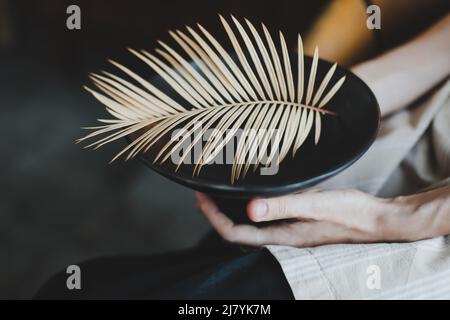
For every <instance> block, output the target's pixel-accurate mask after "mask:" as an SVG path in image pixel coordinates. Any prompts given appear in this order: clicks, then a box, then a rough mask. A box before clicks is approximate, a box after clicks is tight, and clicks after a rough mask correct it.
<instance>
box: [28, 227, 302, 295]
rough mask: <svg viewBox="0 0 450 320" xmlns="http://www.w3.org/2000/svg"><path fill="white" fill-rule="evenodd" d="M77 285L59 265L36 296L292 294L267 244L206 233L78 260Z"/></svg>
mask: <svg viewBox="0 0 450 320" xmlns="http://www.w3.org/2000/svg"><path fill="white" fill-rule="evenodd" d="M79 266H80V269H81V289H80V290H76V289H75V290H69V289H67V285H66V280H67V277H68V276H69V275H68V274H66V272H65V270H64V271H61V272H60V273H58V274H56V275H55V276H53V277H52V278H51V279H49V280H48V281H47V282H46V283H45V284H44V285H43V286H42V288H41V289H40V290H39V291H38V293H37V294H36V296H35V298H36V299H293V295H292V291H291V289H290V287H289V284H288V283H287V281H286V278H285V276H284V274H283V272H282V270H281V267H280V265H279V264H278V262H277V261H276V259H275V258H274V257H273V256H272V255H271V254H270V252H269V251H268V250H267V249H260V250H245V249H242V248H241V247H239V246H233V245H230V244H227V243H225V242H223V241H222V240H221V239H219V237H218V236H217V235H216V234H212V233H211V234H210V235H208V236H207V237H205V239H203V241H201V243H200V244H199V245H197V246H196V247H194V248H192V249H187V250H181V251H177V252H172V253H164V254H156V255H148V256H113V257H104V258H97V259H93V260H89V261H86V262H83V263H80V264H79Z"/></svg>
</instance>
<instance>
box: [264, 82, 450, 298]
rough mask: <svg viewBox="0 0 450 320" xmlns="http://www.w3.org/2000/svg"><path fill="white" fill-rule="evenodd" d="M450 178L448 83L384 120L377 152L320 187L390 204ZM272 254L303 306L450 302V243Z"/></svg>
mask: <svg viewBox="0 0 450 320" xmlns="http://www.w3.org/2000/svg"><path fill="white" fill-rule="evenodd" d="M398 90H401V88H399V89H398ZM357 107H358V106H355V108H357ZM449 177H450V80H447V81H446V82H445V83H444V84H443V85H441V86H440V87H439V88H438V89H435V90H434V91H433V92H431V93H429V94H428V95H427V96H426V97H424V98H422V99H421V100H420V101H417V102H416V103H415V105H414V106H413V107H412V108H409V109H407V110H403V111H401V112H399V113H397V114H395V115H393V116H391V117H389V118H387V119H385V120H383V121H382V123H381V128H380V132H379V134H378V138H377V140H376V141H375V143H374V144H373V146H372V147H371V148H370V149H369V151H368V152H367V153H366V154H365V155H364V156H363V157H362V158H361V159H360V160H358V161H357V162H356V163H355V164H354V165H352V166H351V167H350V168H348V169H347V170H345V171H344V172H342V173H341V174H339V175H337V176H336V177H334V178H332V179H330V180H328V181H325V182H324V183H322V184H320V185H319V187H320V188H355V189H359V190H361V191H365V192H368V193H370V194H373V195H378V196H384V197H389V196H396V195H405V194H410V193H412V192H417V191H418V190H421V189H424V188H426V187H429V186H432V185H437V184H439V183H440V184H445V183H449V181H450V179H449ZM267 248H268V249H269V250H270V252H271V253H272V254H273V255H274V256H275V258H276V259H277V260H278V261H279V263H280V265H281V267H282V269H283V272H284V274H285V276H286V278H287V280H288V282H289V284H290V286H291V288H292V291H293V293H294V296H295V298H296V299H416V298H417V299H422V298H425V299H426V298H431V299H440V298H445V299H450V236H446V237H438V238H434V239H429V240H423V241H417V242H412V243H374V244H338V245H326V246H321V247H315V248H303V249H298V248H292V247H286V246H267Z"/></svg>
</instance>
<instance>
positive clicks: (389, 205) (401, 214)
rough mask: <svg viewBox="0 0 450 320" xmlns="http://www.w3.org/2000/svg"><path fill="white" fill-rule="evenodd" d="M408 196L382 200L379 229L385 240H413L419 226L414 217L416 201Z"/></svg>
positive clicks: (419, 228) (415, 237) (419, 229)
mask: <svg viewBox="0 0 450 320" xmlns="http://www.w3.org/2000/svg"><path fill="white" fill-rule="evenodd" d="M408 198H409V197H403V196H402V197H395V198H392V199H385V200H383V205H384V209H383V210H382V214H381V217H380V229H381V232H382V235H383V238H384V239H385V240H386V241H415V240H417V236H418V235H419V233H418V232H419V231H422V230H421V226H420V224H419V223H418V221H417V219H416V217H415V214H414V213H415V211H416V203H415V202H412V201H410V199H408Z"/></svg>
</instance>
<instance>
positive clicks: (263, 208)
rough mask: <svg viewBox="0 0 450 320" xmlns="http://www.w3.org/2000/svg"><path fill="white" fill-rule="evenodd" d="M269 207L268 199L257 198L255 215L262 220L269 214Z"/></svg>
mask: <svg viewBox="0 0 450 320" xmlns="http://www.w3.org/2000/svg"><path fill="white" fill-rule="evenodd" d="M267 208H268V207H267V201H266V200H256V201H255V202H254V203H253V217H254V218H256V219H258V220H260V219H261V218H263V217H264V216H265V215H266V214H267V211H268V210H267Z"/></svg>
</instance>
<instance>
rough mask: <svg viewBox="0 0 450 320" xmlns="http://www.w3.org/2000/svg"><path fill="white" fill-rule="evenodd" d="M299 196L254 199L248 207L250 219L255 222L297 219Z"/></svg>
mask: <svg viewBox="0 0 450 320" xmlns="http://www.w3.org/2000/svg"><path fill="white" fill-rule="evenodd" d="M297 202H298V195H289V196H284V197H278V198H268V199H254V200H252V201H250V202H249V204H248V206H247V213H248V217H249V218H250V219H251V220H252V221H255V222H260V221H270V220H280V219H289V218H295V217H297V216H298V214H299V212H298V208H297V207H298V206H297V204H296V203H297Z"/></svg>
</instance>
